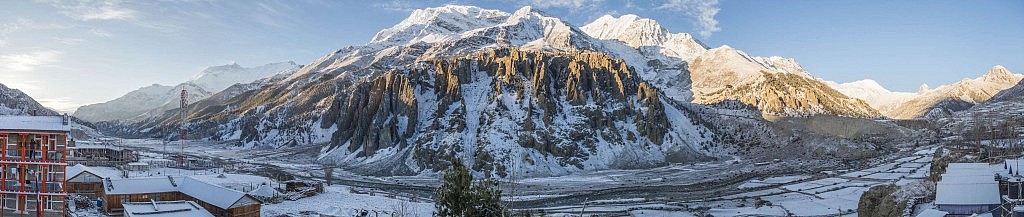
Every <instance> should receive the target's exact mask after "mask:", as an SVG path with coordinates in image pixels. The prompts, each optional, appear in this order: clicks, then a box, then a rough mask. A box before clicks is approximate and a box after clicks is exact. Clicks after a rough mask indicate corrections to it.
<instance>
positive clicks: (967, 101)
mask: <svg viewBox="0 0 1024 217" xmlns="http://www.w3.org/2000/svg"><path fill="white" fill-rule="evenodd" d="M1021 78H1024V75H1020V74H1014V73H1012V72H1010V71H1009V70H1007V69H1006V68H1005V67H1003V66H995V67H992V69H991V70H989V71H988V73H985V74H984V75H982V76H981V77H978V78H975V79H969V78H964V79H963V80H960V81H958V82H956V83H953V84H950V85H944V86H940V87H937V88H935V89H928V88H922V91H920V92H918V93H917V96H915V97H914V98H913V99H910V100H908V101H906V102H904V103H901V104H900V105H899V106H897V107H895V108H893V109H891V110H885V111H883V112H884V113H885V115H886V116H888V117H891V118H898V119H909V118H941V117H948V116H950V115H952V114H953V113H954V112H957V111H962V110H966V109H968V108H970V107H971V106H973V105H975V104H979V103H983V102H985V101H988V100H989V99H990V98H992V97H993V96H995V95H996V94H997V93H999V92H1000V91H1003V90H1006V89H1008V88H1010V87H1013V86H1014V85H1016V84H1017V83H1018V82H1020V81H1021Z"/></svg>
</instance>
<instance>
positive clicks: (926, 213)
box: [917, 209, 949, 217]
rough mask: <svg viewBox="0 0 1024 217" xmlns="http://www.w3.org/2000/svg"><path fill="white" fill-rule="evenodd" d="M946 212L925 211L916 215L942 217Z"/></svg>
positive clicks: (919, 216) (918, 216)
mask: <svg viewBox="0 0 1024 217" xmlns="http://www.w3.org/2000/svg"><path fill="white" fill-rule="evenodd" d="M946 214H949V213H948V212H943V211H939V210H936V209H926V210H924V211H923V212H921V214H917V217H944V216H946Z"/></svg>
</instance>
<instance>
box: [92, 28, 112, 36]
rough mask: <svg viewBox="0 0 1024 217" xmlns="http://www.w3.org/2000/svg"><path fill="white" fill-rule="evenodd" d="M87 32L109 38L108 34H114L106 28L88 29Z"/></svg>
mask: <svg viewBox="0 0 1024 217" xmlns="http://www.w3.org/2000/svg"><path fill="white" fill-rule="evenodd" d="M89 34H92V35H95V36H97V37H101V38H110V36H114V34H111V33H110V32H107V31H106V30H102V29H96V28H93V29H90V30H89Z"/></svg>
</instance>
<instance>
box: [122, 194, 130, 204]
mask: <svg viewBox="0 0 1024 217" xmlns="http://www.w3.org/2000/svg"><path fill="white" fill-rule="evenodd" d="M129 199H131V195H121V204H125V203H128V202H129V201H130V200H129Z"/></svg>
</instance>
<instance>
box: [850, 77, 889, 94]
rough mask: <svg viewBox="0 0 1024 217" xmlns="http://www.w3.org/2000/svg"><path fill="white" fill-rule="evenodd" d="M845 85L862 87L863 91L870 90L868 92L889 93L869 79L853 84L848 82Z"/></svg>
mask: <svg viewBox="0 0 1024 217" xmlns="http://www.w3.org/2000/svg"><path fill="white" fill-rule="evenodd" d="M846 84H849V85H854V86H858V87H862V88H863V89H870V90H877V91H885V92H889V90H887V89H885V87H882V85H881V84H878V82H876V81H875V80H871V79H864V80H859V81H854V82H850V83H846Z"/></svg>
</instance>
